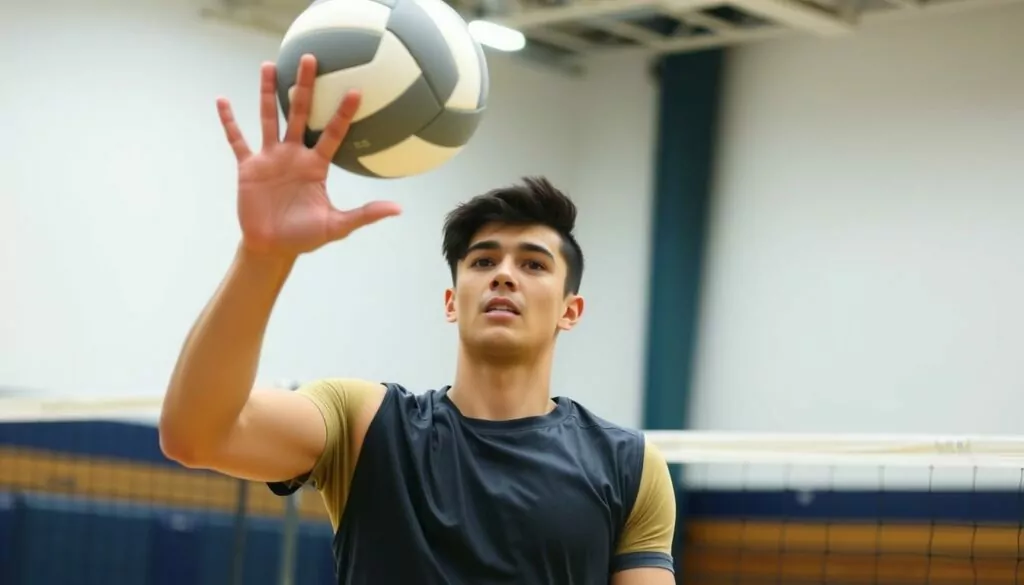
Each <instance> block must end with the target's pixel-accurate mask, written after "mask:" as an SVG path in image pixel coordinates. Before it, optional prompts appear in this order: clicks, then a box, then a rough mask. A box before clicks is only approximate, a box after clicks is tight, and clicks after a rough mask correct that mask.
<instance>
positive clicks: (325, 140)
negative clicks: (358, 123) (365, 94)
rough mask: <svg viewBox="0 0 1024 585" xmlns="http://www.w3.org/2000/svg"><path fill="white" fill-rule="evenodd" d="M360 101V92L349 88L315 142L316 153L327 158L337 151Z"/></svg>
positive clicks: (330, 157)
mask: <svg viewBox="0 0 1024 585" xmlns="http://www.w3.org/2000/svg"><path fill="white" fill-rule="evenodd" d="M361 101H362V94H361V93H360V92H359V91H357V90H349V91H348V92H347V93H346V94H345V97H344V98H342V100H341V103H340V104H338V109H337V111H335V112H334V115H333V116H331V121H330V122H328V123H327V127H325V128H324V131H323V133H322V134H321V135H320V139H319V140H318V141H317V143H316V152H317V154H319V155H320V156H322V157H324V158H326V159H327V160H330V159H332V158H334V153H336V152H337V151H338V147H339V146H341V141H342V140H344V139H345V135H346V134H348V129H349V128H350V127H351V126H352V118H354V117H355V115H356V110H358V109H359V103H360V102H361Z"/></svg>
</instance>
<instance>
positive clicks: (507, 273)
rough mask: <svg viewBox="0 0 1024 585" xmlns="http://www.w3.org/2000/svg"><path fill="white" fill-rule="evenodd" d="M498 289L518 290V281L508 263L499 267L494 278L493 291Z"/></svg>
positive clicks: (492, 282) (492, 281)
mask: <svg viewBox="0 0 1024 585" xmlns="http://www.w3.org/2000/svg"><path fill="white" fill-rule="evenodd" d="M497 289H506V290H512V291H514V290H516V280H515V278H513V277H512V270H511V269H510V268H509V262H508V261H505V262H502V263H501V264H499V265H498V267H497V269H496V270H495V272H494V277H493V278H492V279H491V290H497Z"/></svg>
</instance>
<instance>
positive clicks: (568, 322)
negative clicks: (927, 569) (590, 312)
mask: <svg viewBox="0 0 1024 585" xmlns="http://www.w3.org/2000/svg"><path fill="white" fill-rule="evenodd" d="M582 316H583V297H581V296H579V295H569V297H568V298H567V299H566V302H565V310H564V311H563V312H562V318H561V319H559V320H558V328H559V329H561V330H562V331H568V330H570V329H572V328H573V327H575V326H576V323H578V322H579V320H580V317H582Z"/></svg>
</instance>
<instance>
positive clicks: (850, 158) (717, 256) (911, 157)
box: [690, 5, 1024, 434]
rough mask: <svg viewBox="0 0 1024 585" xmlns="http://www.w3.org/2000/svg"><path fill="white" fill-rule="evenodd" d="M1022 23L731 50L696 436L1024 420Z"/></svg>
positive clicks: (953, 429)
mask: <svg viewBox="0 0 1024 585" xmlns="http://www.w3.org/2000/svg"><path fill="white" fill-rule="evenodd" d="M1022 25H1024V6H1020V5H1016V6H1007V7H1003V8H997V9H986V10H980V11H977V12H975V13H968V14H964V15H960V16H957V17H955V18H954V17H946V16H942V17H931V18H926V19H923V20H920V21H917V22H902V23H891V24H884V25H883V24H880V23H879V24H871V23H867V24H866V28H865V29H864V31H863V32H861V33H860V34H858V35H856V36H854V37H851V38H847V39H830V40H822V39H806V38H800V39H792V40H783V41H777V42H772V43H762V44H757V45H751V46H749V47H743V48H737V49H735V50H732V51H730V54H729V56H728V67H727V70H726V81H725V95H726V97H725V102H724V104H723V116H722V120H721V135H720V151H719V163H718V169H717V178H716V189H715V198H714V201H713V208H712V218H711V225H710V241H709V243H708V260H707V264H706V267H707V272H706V278H705V281H704V289H703V307H702V325H701V330H700V348H699V352H698V356H697V375H696V380H695V389H694V393H693V403H692V405H691V410H690V422H691V425H692V426H693V427H695V428H701V429H742V430H748V431H757V430H760V431H824V432H844V431H859V432H890V431H896V432H898V431H903V432H923V433H972V432H979V433H1015V434H1019V433H1021V432H1022V431H1024V427H1022V425H1021V422H1020V420H1021V419H1020V414H1019V413H1020V412H1021V411H1022V410H1024V394H1022V393H1021V391H1020V389H1021V387H1024V370H1022V369H1021V367H1020V366H1021V363H1022V362H1021V352H1020V348H1021V347H1024V310H1021V304H1020V300H1021V299H1022V298H1024V259H1022V258H1024V256H1022V255H1021V250H1022V249H1024V231H1022V230H1021V229H1020V226H1021V225H1022V224H1024V172H1021V170H1022V165H1021V152H1024V75H1021V71H1022V69H1021V56H1022V55H1024V36H1022V35H1021V34H1020V30H1021V26H1022Z"/></svg>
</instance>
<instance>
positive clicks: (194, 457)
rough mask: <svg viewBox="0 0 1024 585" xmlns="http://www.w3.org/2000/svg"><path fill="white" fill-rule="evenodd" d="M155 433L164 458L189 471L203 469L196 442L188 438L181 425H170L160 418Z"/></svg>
mask: <svg viewBox="0 0 1024 585" xmlns="http://www.w3.org/2000/svg"><path fill="white" fill-rule="evenodd" d="M157 433H158V436H159V439H160V452H161V453H163V455H164V457H166V458H167V459H169V460H171V461H173V462H175V463H177V464H179V465H182V466H184V467H188V468H190V469H199V468H202V467H203V463H202V457H201V451H200V449H199V448H198V445H197V443H196V440H195V438H194V437H190V436H189V435H190V433H188V432H186V431H185V430H184V427H183V426H182V425H174V424H170V423H169V422H168V421H167V420H165V419H164V418H161V419H160V424H159V426H158V427H157Z"/></svg>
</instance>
